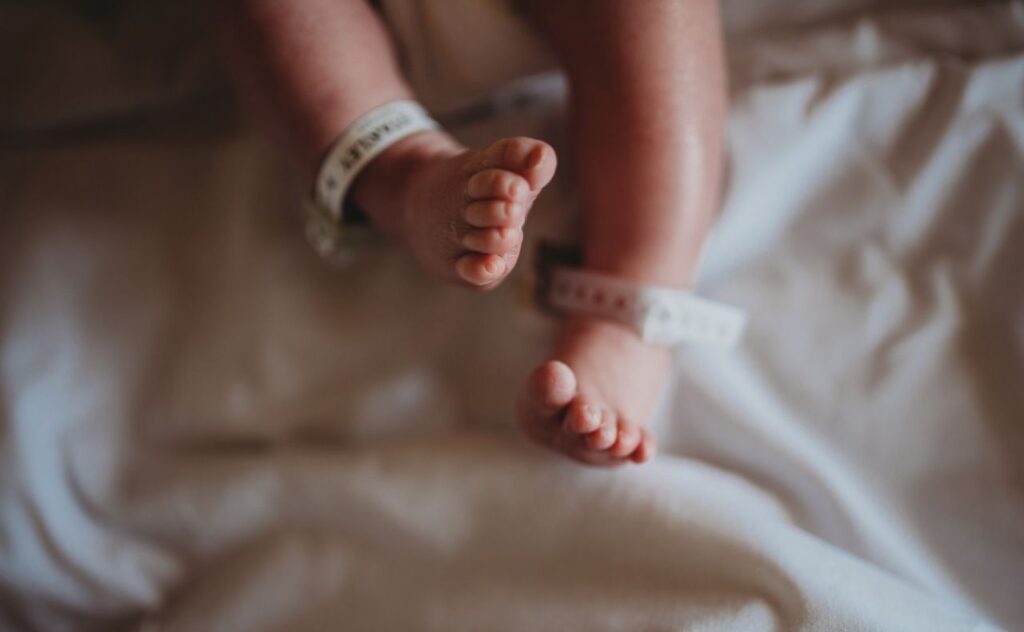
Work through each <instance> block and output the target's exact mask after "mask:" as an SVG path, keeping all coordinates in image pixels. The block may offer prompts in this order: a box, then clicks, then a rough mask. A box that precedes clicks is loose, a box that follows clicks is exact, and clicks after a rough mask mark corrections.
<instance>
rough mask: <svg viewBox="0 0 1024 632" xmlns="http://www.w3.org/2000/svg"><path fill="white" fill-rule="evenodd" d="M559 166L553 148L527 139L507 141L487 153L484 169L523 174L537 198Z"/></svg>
mask: <svg viewBox="0 0 1024 632" xmlns="http://www.w3.org/2000/svg"><path fill="white" fill-rule="evenodd" d="M557 164H558V161H557V158H556V157H555V150H554V149H552V148H551V145H548V144H547V143H545V142H544V141H542V140H537V139H536V138H528V137H526V136H516V137H513V138H503V139H501V140H499V141H497V142H495V143H493V144H491V145H490V146H489V147H487V149H485V150H484V151H483V167H485V168H489V169H505V170H508V171H512V172H514V173H517V174H519V175H521V176H522V177H523V178H525V179H526V181H527V182H528V183H529V185H530V190H531V191H532V192H533V194H534V195H536V194H538V193H540V190H541V189H543V188H544V186H545V185H547V183H548V182H550V181H551V178H552V177H553V176H554V175H555V168H556V167H557Z"/></svg>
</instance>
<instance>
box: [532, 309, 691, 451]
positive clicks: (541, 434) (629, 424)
mask: <svg viewBox="0 0 1024 632" xmlns="http://www.w3.org/2000/svg"><path fill="white" fill-rule="evenodd" d="M554 357H555V358H556V359H555V360H551V361H548V362H545V363H544V364H542V365H540V366H539V367H538V368H537V369H535V370H534V371H533V373H532V374H531V375H530V377H529V379H528V380H527V383H526V386H525V387H524V388H523V391H522V393H521V394H520V396H519V405H518V411H517V415H518V418H519V423H520V425H522V427H523V430H524V431H525V432H526V434H527V435H528V436H529V437H531V438H532V439H534V440H536V441H538V442H540V443H542V444H544V445H547V446H550V447H552V448H555V449H556V450H559V451H561V452H564V453H565V454H567V455H569V456H570V457H572V458H574V459H576V460H578V461H582V462H584V463H588V464H591V465H621V464H623V463H627V462H630V461H632V462H634V463H643V462H645V461H647V460H649V459H650V458H651V457H653V456H654V450H655V442H654V437H653V436H652V435H651V434H650V433H649V432H648V431H647V429H646V428H644V426H643V424H646V423H647V421H648V420H649V419H650V417H651V415H652V414H653V412H654V407H655V405H656V404H657V401H658V398H659V396H660V394H661V389H662V387H663V385H664V381H665V377H666V375H667V372H668V368H669V363H670V359H671V355H670V353H669V351H668V350H667V349H663V348H659V347H653V346H650V345H647V344H645V343H644V342H643V341H641V340H640V338H639V337H638V336H637V335H636V334H635V333H633V332H632V331H630V330H628V329H626V328H625V327H623V326H621V325H618V324H615V323H611V322H607V321H600V320H591V319H585V318H568V319H566V321H565V322H564V323H563V326H562V331H561V334H560V336H559V341H558V345H557V349H556V353H555V356H554Z"/></svg>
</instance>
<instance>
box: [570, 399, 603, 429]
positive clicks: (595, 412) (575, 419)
mask: <svg viewBox="0 0 1024 632" xmlns="http://www.w3.org/2000/svg"><path fill="white" fill-rule="evenodd" d="M600 427H601V408H600V407H598V406H596V405H595V404H591V403H589V402H587V401H586V400H584V399H583V398H581V397H577V398H576V399H574V400H573V402H572V404H570V405H569V410H568V411H567V412H566V414H565V429H566V430H567V431H568V432H571V433H574V434H588V433H591V432H593V431H595V430H597V429H598V428H600Z"/></svg>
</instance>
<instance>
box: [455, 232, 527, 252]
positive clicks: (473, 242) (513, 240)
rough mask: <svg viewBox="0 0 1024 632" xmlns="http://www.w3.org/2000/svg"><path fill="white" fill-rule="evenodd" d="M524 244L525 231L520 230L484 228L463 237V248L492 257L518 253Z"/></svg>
mask: <svg viewBox="0 0 1024 632" xmlns="http://www.w3.org/2000/svg"><path fill="white" fill-rule="evenodd" d="M522 243H523V231H521V230H519V229H518V228H482V229H478V230H471V231H469V232H467V233H466V234H465V235H463V237H462V247H463V248H466V249H467V250H472V251H475V252H482V253H485V254H492V255H504V254H506V253H510V252H511V253H518V252H519V247H520V246H521V245H522Z"/></svg>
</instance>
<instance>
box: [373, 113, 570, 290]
mask: <svg viewBox="0 0 1024 632" xmlns="http://www.w3.org/2000/svg"><path fill="white" fill-rule="evenodd" d="M555 164H556V159H555V152H554V150H553V149H551V147H550V146H549V145H548V144H547V143H544V142H542V141H539V140H535V139H532V138H525V137H517V138H506V139H502V140H499V141H497V142H495V143H493V144H491V145H490V146H488V147H486V148H484V149H482V150H467V149H465V148H463V147H462V146H460V145H459V144H458V143H456V142H455V141H454V140H452V139H451V137H450V136H448V135H447V134H445V133H443V132H423V133H420V134H415V135H413V136H410V137H409V138H407V139H404V140H402V141H400V142H399V143H396V144H395V145H394V146H392V147H390V148H389V149H388V150H387V151H385V152H384V153H383V154H381V155H380V156H378V157H377V158H376V159H375V160H374V161H373V162H371V163H370V164H369V165H368V166H367V168H366V170H365V171H364V172H363V174H362V175H360V177H359V179H358V180H357V181H356V187H355V189H354V191H353V195H354V196H355V200H356V203H357V204H359V205H360V206H362V208H364V209H365V210H366V212H367V214H368V215H370V216H371V218H372V219H373V220H374V221H375V223H376V224H377V225H378V227H380V228H381V230H382V231H383V232H385V233H387V234H389V235H391V236H392V238H394V239H396V240H397V241H398V242H399V243H400V244H402V245H403V246H404V247H405V248H406V249H407V250H408V251H409V253H410V254H412V256H413V257H414V258H415V259H416V261H417V262H418V263H419V264H420V266H421V267H422V268H423V269H424V270H425V271H426V272H427V273H428V274H430V275H432V276H434V277H435V278H438V279H440V280H443V281H452V282H458V283H462V284H465V285H469V286H471V287H475V288H479V289H491V288H493V287H495V286H497V285H498V284H499V283H500V282H501V281H502V280H503V279H504V278H505V277H506V276H507V275H508V273H509V272H510V271H511V270H512V267H513V266H515V264H516V260H517V259H518V257H519V250H520V248H521V246H522V240H523V224H524V223H525V221H526V216H527V214H528V213H529V212H530V207H531V206H532V205H533V202H534V200H535V199H536V198H537V195H538V194H540V192H541V190H542V189H543V188H544V186H545V185H547V184H548V182H550V181H551V178H552V176H553V175H554V173H555Z"/></svg>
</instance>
